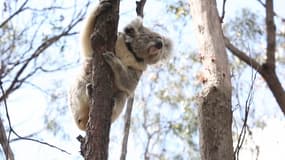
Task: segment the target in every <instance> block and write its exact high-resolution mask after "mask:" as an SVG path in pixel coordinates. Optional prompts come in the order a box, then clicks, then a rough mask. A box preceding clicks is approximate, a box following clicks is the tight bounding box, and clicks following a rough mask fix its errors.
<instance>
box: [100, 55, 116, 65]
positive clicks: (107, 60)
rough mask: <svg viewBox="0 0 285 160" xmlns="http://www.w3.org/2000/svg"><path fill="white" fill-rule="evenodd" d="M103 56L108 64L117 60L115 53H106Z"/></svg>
mask: <svg viewBox="0 0 285 160" xmlns="http://www.w3.org/2000/svg"><path fill="white" fill-rule="evenodd" d="M102 55H103V57H104V59H105V61H106V62H107V63H109V64H110V63H111V62H112V61H114V59H115V58H116V56H115V54H114V53H113V52H105V53H103V54H102Z"/></svg>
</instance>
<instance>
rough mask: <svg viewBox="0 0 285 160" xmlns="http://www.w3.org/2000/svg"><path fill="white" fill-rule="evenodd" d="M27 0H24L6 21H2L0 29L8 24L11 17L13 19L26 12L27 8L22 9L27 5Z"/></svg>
mask: <svg viewBox="0 0 285 160" xmlns="http://www.w3.org/2000/svg"><path fill="white" fill-rule="evenodd" d="M28 1H29V0H26V1H25V2H24V3H23V4H22V5H21V7H20V8H19V9H18V10H17V11H16V12H14V13H13V14H12V15H10V16H9V17H8V18H7V19H6V20H4V21H3V22H2V23H1V24H0V28H2V27H3V26H4V25H5V24H6V23H7V22H9V21H10V20H11V19H12V18H13V17H15V16H16V15H17V14H19V13H20V12H22V11H24V10H26V9H27V8H24V7H25V6H26V4H27V2H28Z"/></svg>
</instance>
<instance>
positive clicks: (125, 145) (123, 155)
mask: <svg viewBox="0 0 285 160" xmlns="http://www.w3.org/2000/svg"><path fill="white" fill-rule="evenodd" d="M133 102H134V97H130V98H129V99H128V105H127V110H126V114H125V129H124V138H123V143H122V153H121V158H120V160H125V159H126V156H127V148H128V138H129V132H130V126H131V115H132V109H133Z"/></svg>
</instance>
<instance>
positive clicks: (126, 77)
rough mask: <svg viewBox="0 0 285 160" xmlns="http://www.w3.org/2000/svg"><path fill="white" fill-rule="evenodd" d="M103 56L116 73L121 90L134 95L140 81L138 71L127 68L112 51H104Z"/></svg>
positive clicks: (116, 80)
mask: <svg viewBox="0 0 285 160" xmlns="http://www.w3.org/2000/svg"><path fill="white" fill-rule="evenodd" d="M103 57H104V59H105V61H106V62H107V63H108V64H109V66H110V67H111V69H112V71H113V73H114V78H115V84H116V85H117V87H118V88H119V90H121V91H124V92H126V93H128V95H132V94H133V92H134V90H135V89H136V86H137V84H138V81H139V77H138V75H137V73H136V71H135V70H133V69H129V68H127V67H126V66H125V65H124V64H123V63H122V62H121V60H120V59H119V58H118V57H117V56H115V55H114V53H112V52H106V53H104V54H103Z"/></svg>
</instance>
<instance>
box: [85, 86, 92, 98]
mask: <svg viewBox="0 0 285 160" xmlns="http://www.w3.org/2000/svg"><path fill="white" fill-rule="evenodd" d="M92 87H93V85H92V84H91V83H87V84H86V94H87V95H88V97H91V94H92Z"/></svg>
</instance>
